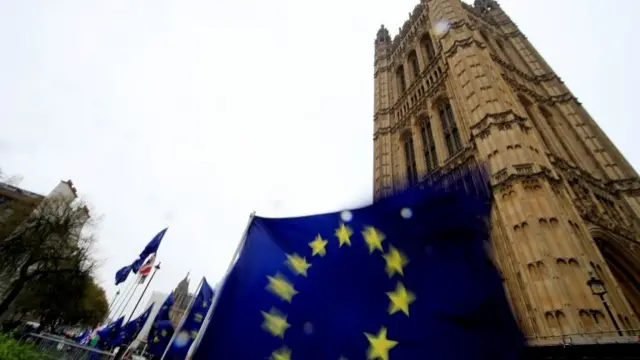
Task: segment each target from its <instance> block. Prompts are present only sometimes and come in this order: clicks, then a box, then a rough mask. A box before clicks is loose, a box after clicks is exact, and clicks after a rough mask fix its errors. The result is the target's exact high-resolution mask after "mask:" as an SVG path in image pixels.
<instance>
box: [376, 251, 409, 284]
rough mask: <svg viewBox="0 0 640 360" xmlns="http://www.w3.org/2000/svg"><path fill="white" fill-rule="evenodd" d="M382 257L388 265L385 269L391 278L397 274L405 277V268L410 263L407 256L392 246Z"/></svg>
mask: <svg viewBox="0 0 640 360" xmlns="http://www.w3.org/2000/svg"><path fill="white" fill-rule="evenodd" d="M382 257H383V258H384V261H385V262H386V263H387V264H386V266H385V268H384V269H385V271H386V272H387V274H388V275H389V277H392V276H393V274H396V273H398V274H400V275H402V276H404V267H405V266H406V265H407V264H408V263H409V259H408V258H407V256H406V255H404V254H403V253H401V252H400V251H398V249H396V248H395V247H394V246H393V245H390V246H389V252H388V253H386V254H384V255H382Z"/></svg>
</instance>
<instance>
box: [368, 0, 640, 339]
mask: <svg viewBox="0 0 640 360" xmlns="http://www.w3.org/2000/svg"><path fill="white" fill-rule="evenodd" d="M409 16H410V18H409V20H407V21H406V22H405V23H404V25H403V26H402V28H400V29H399V34H397V35H396V36H395V37H394V38H393V39H391V37H390V35H389V31H388V30H387V29H386V28H385V27H384V26H382V27H381V28H380V29H379V30H378V33H377V36H376V39H375V72H374V74H375V75H374V78H375V94H374V96H375V101H374V104H375V108H374V152H375V154H374V198H376V199H379V198H381V197H384V196H387V195H389V194H391V193H392V192H393V191H395V190H397V189H400V188H403V187H406V186H411V185H413V184H415V183H416V182H418V181H420V180H421V179H423V178H425V177H427V176H435V177H437V176H440V175H441V174H444V173H447V172H450V171H452V170H454V169H456V168H457V167H459V166H461V165H464V164H467V163H470V162H484V163H488V164H489V167H490V170H491V174H492V179H491V185H492V187H493V190H494V198H495V205H494V209H493V216H492V239H493V251H494V258H495V259H496V263H497V266H498V268H499V269H500V272H501V274H502V277H503V279H504V284H505V289H506V292H507V296H508V298H509V300H510V303H511V305H512V308H513V310H514V312H515V314H516V317H517V319H518V322H519V323H520V325H521V327H522V329H523V330H524V331H525V333H526V335H527V336H528V339H529V340H530V342H532V343H538V344H540V343H545V342H547V343H549V342H553V343H557V342H559V341H579V342H583V341H586V342H591V341H594V340H596V339H598V340H599V341H603V340H604V338H609V339H610V340H611V339H615V338H617V339H621V338H620V337H621V336H632V335H640V332H638V331H637V329H640V321H639V318H640V237H639V235H640V180H639V179H638V175H637V173H636V172H635V170H634V169H633V168H632V167H631V165H629V163H628V162H627V161H626V160H625V158H624V157H623V156H622V155H621V154H620V152H619V151H618V150H617V149H616V147H615V146H614V145H613V144H612V143H611V141H610V140H609V139H608V138H607V136H606V135H605V134H604V133H603V132H602V130H601V129H600V128H599V127H598V125H597V124H596V123H595V121H594V120H593V119H592V118H591V117H590V116H589V114H588V113H587V111H586V110H585V109H584V108H583V107H582V105H581V104H580V102H578V100H577V99H576V98H575V97H574V96H573V94H572V93H571V92H570V91H569V89H568V88H567V87H566V86H565V85H564V83H563V82H562V80H561V79H560V78H559V77H558V76H557V75H556V74H555V73H554V72H553V70H552V69H551V68H550V67H549V65H548V64H547V63H546V62H545V61H544V59H543V58H542V57H541V56H540V54H538V52H537V51H536V50H535V48H534V47H533V46H532V45H531V43H530V42H529V41H528V40H527V38H526V37H525V36H524V35H523V34H522V33H521V32H520V31H519V30H518V28H517V26H516V25H515V24H514V23H513V22H512V21H511V19H510V18H509V17H508V16H507V15H506V14H505V13H504V11H503V10H502V9H501V8H500V6H499V4H498V3H497V2H496V1H493V0H476V1H475V3H474V5H473V6H471V5H468V4H465V3H463V2H461V1H460V0H422V1H421V3H420V4H418V5H417V6H416V7H415V9H414V10H413V12H411V14H410V15H409ZM603 120H605V121H606V119H603ZM632 329H635V330H636V331H633V330H632ZM569 338H570V339H569Z"/></svg>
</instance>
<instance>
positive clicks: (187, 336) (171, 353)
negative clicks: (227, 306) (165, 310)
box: [165, 279, 213, 359]
mask: <svg viewBox="0 0 640 360" xmlns="http://www.w3.org/2000/svg"><path fill="white" fill-rule="evenodd" d="M212 299H213V288H211V286H210V285H209V283H207V280H206V279H203V280H202V286H200V291H198V294H197V295H196V297H195V299H194V301H193V306H192V307H191V309H190V310H189V313H188V314H187V315H186V317H185V320H184V322H183V323H182V326H180V328H179V329H177V330H176V336H175V337H174V340H173V342H172V343H171V345H170V346H169V350H168V351H167V356H166V357H165V358H167V359H184V358H185V357H186V356H187V352H188V351H189V348H190V347H191V344H192V343H193V340H194V339H195V338H196V337H197V336H198V332H199V331H200V327H201V326H202V323H203V321H204V318H205V316H206V315H207V312H208V311H209V307H210V306H211V300H212Z"/></svg>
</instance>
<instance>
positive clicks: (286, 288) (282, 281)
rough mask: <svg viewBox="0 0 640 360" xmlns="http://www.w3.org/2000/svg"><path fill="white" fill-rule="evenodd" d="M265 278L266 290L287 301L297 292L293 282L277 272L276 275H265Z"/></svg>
mask: <svg viewBox="0 0 640 360" xmlns="http://www.w3.org/2000/svg"><path fill="white" fill-rule="evenodd" d="M267 279H268V280H269V285H267V290H269V291H270V292H272V293H273V294H274V295H276V296H278V297H279V298H281V299H282V300H284V301H286V302H288V303H291V299H292V298H293V296H294V295H296V294H297V293H298V291H296V289H295V288H294V287H293V284H291V283H290V282H289V280H287V278H286V277H284V276H282V275H281V274H280V273H277V274H276V276H267Z"/></svg>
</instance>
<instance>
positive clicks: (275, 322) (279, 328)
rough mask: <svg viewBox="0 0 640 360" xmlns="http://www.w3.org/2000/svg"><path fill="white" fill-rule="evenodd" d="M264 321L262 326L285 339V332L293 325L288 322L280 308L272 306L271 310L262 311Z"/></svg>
mask: <svg viewBox="0 0 640 360" xmlns="http://www.w3.org/2000/svg"><path fill="white" fill-rule="evenodd" d="M261 313H262V317H264V322H263V323H262V328H263V329H264V330H265V331H267V332H268V333H270V334H271V335H273V336H277V337H279V338H281V339H284V332H285V331H287V329H288V328H290V327H291V325H289V323H288V322H287V317H286V315H284V314H282V313H281V312H280V311H278V309H276V308H271V310H269V312H268V313H267V312H264V311H261Z"/></svg>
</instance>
